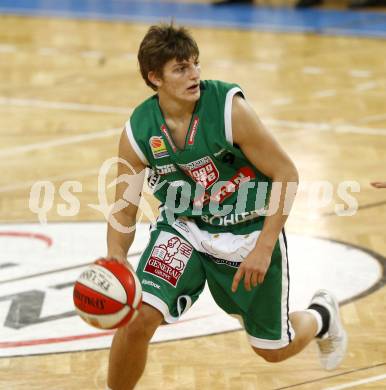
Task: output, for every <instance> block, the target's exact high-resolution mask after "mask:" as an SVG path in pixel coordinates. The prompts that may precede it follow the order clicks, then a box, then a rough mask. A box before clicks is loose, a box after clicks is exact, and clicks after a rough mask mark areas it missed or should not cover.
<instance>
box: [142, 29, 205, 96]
mask: <svg viewBox="0 0 386 390" xmlns="http://www.w3.org/2000/svg"><path fill="white" fill-rule="evenodd" d="M198 57H199V49H198V46H197V43H196V41H195V40H194V39H193V37H192V36H191V35H190V34H189V32H188V31H187V30H186V29H185V28H183V27H175V26H174V25H173V24H169V25H157V26H151V27H150V28H149V30H148V32H147V33H146V35H145V37H144V38H143V40H142V42H141V45H140V47H139V51H138V62H139V67H140V71H141V74H142V77H143V79H144V80H145V82H146V84H147V85H148V86H149V87H151V88H152V89H153V90H155V91H161V90H165V91H172V89H173V88H174V90H175V91H176V93H177V95H178V97H180V98H183V99H185V97H186V98H187V99H188V100H190V98H191V97H192V96H193V95H195V94H197V90H198V97H199V87H198V88H196V89H195V85H198V84H199V81H200V70H199V65H198ZM189 88H190V89H189ZM176 89H177V90H176ZM185 89H186V91H185ZM185 92H186V93H185ZM181 94H182V95H184V96H182V95H181ZM185 95H186V96H185Z"/></svg>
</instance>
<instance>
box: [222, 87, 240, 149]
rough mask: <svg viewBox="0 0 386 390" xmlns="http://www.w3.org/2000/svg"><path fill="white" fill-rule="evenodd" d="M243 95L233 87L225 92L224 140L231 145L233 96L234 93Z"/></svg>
mask: <svg viewBox="0 0 386 390" xmlns="http://www.w3.org/2000/svg"><path fill="white" fill-rule="evenodd" d="M239 92H241V93H243V91H242V90H241V89H240V88H239V87H234V88H232V89H230V90H229V91H228V92H227V95H226V98H225V107H224V125H225V138H226V140H227V141H228V142H229V143H230V144H231V145H233V133H232V103H233V96H235V95H236V93H239Z"/></svg>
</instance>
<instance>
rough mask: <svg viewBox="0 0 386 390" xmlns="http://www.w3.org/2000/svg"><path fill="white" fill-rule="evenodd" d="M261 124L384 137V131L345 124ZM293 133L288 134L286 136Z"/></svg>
mask: <svg viewBox="0 0 386 390" xmlns="http://www.w3.org/2000/svg"><path fill="white" fill-rule="evenodd" d="M262 121H263V123H265V124H267V125H269V126H275V127H283V128H288V129H297V130H302V131H303V130H313V131H320V132H322V131H332V132H336V133H353V134H363V135H381V136H386V129H374V128H370V127H359V126H352V125H348V124H347V125H346V124H336V125H333V124H328V123H312V122H311V123H310V122H297V121H285V120H280V119H265V120H264V119H263V120H262ZM291 134H294V133H290V132H288V135H291Z"/></svg>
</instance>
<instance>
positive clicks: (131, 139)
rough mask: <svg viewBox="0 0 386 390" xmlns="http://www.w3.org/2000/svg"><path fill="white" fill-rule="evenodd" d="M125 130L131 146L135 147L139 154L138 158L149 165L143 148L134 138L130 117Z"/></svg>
mask: <svg viewBox="0 0 386 390" xmlns="http://www.w3.org/2000/svg"><path fill="white" fill-rule="evenodd" d="M125 131H126V135H127V138H128V140H129V142H130V145H131V147H132V148H133V149H134V152H135V153H136V155H137V156H138V158H139V159H140V160H141V161H142V162H143V163H144V164H145V165H149V162H148V161H147V159H146V157H145V155H144V154H143V153H142V150H141V148H140V147H139V146H138V144H137V141H136V140H135V138H134V134H133V129H132V128H131V124H130V119H129V120H128V121H127V122H126V124H125Z"/></svg>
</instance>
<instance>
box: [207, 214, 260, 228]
mask: <svg viewBox="0 0 386 390" xmlns="http://www.w3.org/2000/svg"><path fill="white" fill-rule="evenodd" d="M259 216H260V215H259V213H258V210H253V211H246V212H245V213H240V214H228V215H225V216H223V217H221V216H218V215H202V216H201V219H202V220H203V221H204V222H205V223H208V224H209V225H214V226H229V225H237V224H239V223H243V222H247V221H250V220H252V219H256V218H259Z"/></svg>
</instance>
